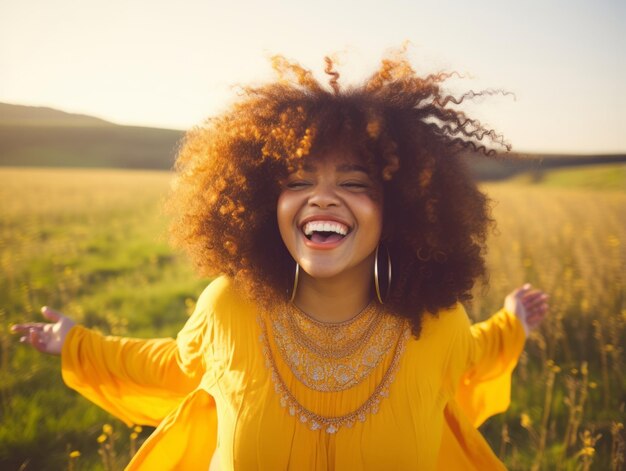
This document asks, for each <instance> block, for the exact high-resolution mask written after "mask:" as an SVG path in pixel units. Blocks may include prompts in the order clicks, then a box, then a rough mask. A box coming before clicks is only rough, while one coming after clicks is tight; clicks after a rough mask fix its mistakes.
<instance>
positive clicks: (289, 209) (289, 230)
mask: <svg viewBox="0 0 626 471" xmlns="http://www.w3.org/2000/svg"><path fill="white" fill-rule="evenodd" d="M296 208H297V204H296V202H295V201H294V198H293V197H290V196H289V195H288V194H286V193H281V194H280V196H279V197H278V202H277V203H276V218H277V221H278V230H279V231H280V236H281V238H282V239H283V243H284V244H285V245H286V246H287V247H289V246H290V243H291V241H292V239H293V238H294V232H293V227H294V220H295V217H296V213H297V210H296Z"/></svg>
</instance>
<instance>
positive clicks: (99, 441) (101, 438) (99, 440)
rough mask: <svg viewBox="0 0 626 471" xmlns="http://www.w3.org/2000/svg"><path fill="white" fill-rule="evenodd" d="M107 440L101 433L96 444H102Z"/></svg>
mask: <svg viewBox="0 0 626 471" xmlns="http://www.w3.org/2000/svg"><path fill="white" fill-rule="evenodd" d="M106 439H107V436H106V435H105V434H104V433H103V434H101V435H100V436H99V437H98V443H104V442H105V441H106Z"/></svg>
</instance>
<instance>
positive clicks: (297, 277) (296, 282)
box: [289, 262, 300, 303]
mask: <svg viewBox="0 0 626 471" xmlns="http://www.w3.org/2000/svg"><path fill="white" fill-rule="evenodd" d="M299 278H300V264H299V263H297V262H296V276H295V277H294V279H293V289H292V290H291V298H290V299H289V302H290V303H292V302H293V300H294V299H296V290H297V289H298V279H299Z"/></svg>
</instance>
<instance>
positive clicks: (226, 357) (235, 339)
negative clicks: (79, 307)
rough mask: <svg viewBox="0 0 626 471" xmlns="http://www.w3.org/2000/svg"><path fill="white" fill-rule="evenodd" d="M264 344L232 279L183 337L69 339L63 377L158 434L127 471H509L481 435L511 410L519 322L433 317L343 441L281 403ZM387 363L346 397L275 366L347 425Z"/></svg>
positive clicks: (211, 293)
mask: <svg viewBox="0 0 626 471" xmlns="http://www.w3.org/2000/svg"><path fill="white" fill-rule="evenodd" d="M266 325H268V329H269V328H271V324H266ZM261 333H262V328H261V324H260V323H259V322H258V308H257V307H256V306H255V305H254V304H253V303H251V302H249V301H247V300H246V299H243V297H241V296H239V295H237V293H236V291H235V290H234V289H233V287H232V285H231V281H230V280H228V279H227V278H224V277H222V278H218V279H217V280H215V281H214V282H212V283H211V284H210V285H209V286H208V288H207V289H206V290H205V291H204V292H203V293H202V295H201V296H200V298H199V299H198V303H197V305H196V309H195V311H194V313H193V314H192V316H191V317H190V318H189V320H188V322H187V324H186V325H185V327H184V328H183V329H182V330H181V332H180V333H179V334H178V336H177V339H176V340H174V339H155V340H140V339H130V338H120V337H105V336H102V335H100V334H98V333H96V332H93V331H91V330H88V329H85V328H83V327H80V326H76V327H74V328H72V330H71V331H70V332H69V334H68V336H67V339H66V341H65V344H64V346H63V352H62V374H63V379H64V381H65V383H66V384H67V385H68V386H69V387H71V388H73V389H76V390H77V391H79V392H80V393H81V394H83V395H84V396H85V397H87V398H88V399H90V400H91V401H93V402H95V403H96V404H98V405H99V406H101V407H103V408H104V409H106V410H107V411H109V412H111V413H112V414H114V415H115V416H117V417H119V418H120V419H121V420H123V421H124V422H126V423H127V424H128V425H131V424H145V425H154V426H157V429H156V430H155V432H154V433H153V434H152V435H151V436H150V438H149V439H148V440H147V441H146V442H145V443H144V445H143V446H142V447H141V449H140V450H139V452H138V453H137V454H136V455H135V457H134V458H133V459H132V461H131V462H130V463H129V465H128V467H127V468H126V469H127V470H167V469H180V470H196V469H197V470H202V471H207V470H208V469H209V467H210V466H211V459H212V457H213V455H214V452H215V455H216V458H215V459H214V460H213V464H212V468H211V469H219V470H238V471H239V470H241V471H248V470H271V471H274V470H297V471H308V470H311V471H313V470H320V471H321V470H410V469H413V470H430V469H441V470H457V469H458V470H461V469H464V470H465V469H467V470H472V469H476V470H491V469H504V466H503V465H502V463H501V462H500V461H499V460H498V459H497V457H496V456H495V454H494V453H493V451H492V450H491V449H490V447H489V445H488V444H487V442H486V441H485V440H484V438H483V437H482V436H481V435H480V433H479V432H478V430H477V429H476V427H477V426H478V425H480V424H481V423H482V422H483V421H484V420H485V419H486V418H487V417H489V416H491V415H493V414H495V413H498V412H502V411H504V410H505V409H506V408H507V407H508V404H509V397H510V378H511V372H512V370H513V368H514V367H515V364H516V362H517V358H518V356H519V354H520V353H521V351H522V349H523V346H524V341H525V333H524V329H523V326H522V325H521V323H520V322H519V320H517V318H516V317H515V316H514V315H513V314H511V313H509V312H507V311H504V310H502V311H500V312H498V313H497V314H495V315H494V316H492V317H491V318H490V319H489V320H487V321H485V322H481V323H478V324H474V325H472V326H470V323H469V320H468V317H467V315H466V313H465V311H464V309H463V307H462V306H461V305H460V304H458V305H457V306H455V307H454V308H453V309H450V310H448V311H442V312H441V313H439V315H438V316H436V317H431V316H429V317H428V318H427V320H425V321H424V326H423V330H422V334H421V336H420V338H419V339H417V340H416V339H415V338H413V337H411V338H409V339H408V340H407V341H406V343H405V345H404V350H403V352H402V354H401V356H400V359H399V363H398V366H397V370H396V372H395V378H394V380H393V382H392V383H391V385H390V387H389V390H388V395H386V396H385V397H382V398H381V400H380V403H379V409H378V412H376V413H371V414H367V416H366V417H365V420H364V421H357V422H356V423H355V424H354V425H353V426H351V427H349V428H348V427H342V428H341V429H340V430H339V431H337V432H336V433H327V432H326V431H325V430H323V429H319V430H311V429H310V428H309V427H308V426H307V424H305V423H301V421H300V420H299V419H298V416H297V415H296V416H292V415H290V413H289V411H288V409H286V408H284V407H282V406H281V404H280V396H279V394H277V392H276V390H275V384H274V382H273V381H272V379H271V377H270V376H271V375H270V370H269V369H268V366H267V365H266V360H265V357H264V355H263V346H262V343H261V341H260V336H261ZM274 347H275V346H273V347H272V348H274ZM391 353H393V349H392V352H391ZM391 353H390V355H391ZM277 358H278V357H277ZM390 361H391V360H390V358H386V359H385V361H381V362H380V364H379V365H377V366H376V368H374V369H373V370H372V372H371V373H370V374H369V375H368V377H366V378H365V379H364V380H363V381H361V382H360V383H358V384H356V385H355V386H353V387H350V388H349V389H345V390H343V391H335V392H319V391H315V390H312V389H309V388H307V387H306V386H305V385H304V384H302V383H300V382H299V381H298V380H297V379H295V377H294V375H293V374H292V373H291V371H290V369H289V367H288V366H287V365H286V364H285V363H284V362H281V361H279V360H278V359H277V361H276V363H275V364H276V368H277V369H278V371H279V373H280V376H281V378H282V379H283V381H284V382H285V384H286V385H287V387H288V388H289V390H290V391H291V392H292V393H293V395H294V396H295V397H296V398H297V399H298V401H299V402H300V403H301V404H303V405H304V406H305V407H306V408H307V409H309V410H311V411H315V412H316V413H318V414H321V415H326V416H339V415H342V414H346V413H348V412H350V411H352V410H355V409H357V408H358V407H359V406H360V405H361V404H363V402H364V401H365V400H367V398H368V397H369V396H370V395H371V393H372V391H374V389H375V388H376V386H377V385H378V384H379V383H380V382H381V379H382V378H383V376H384V373H385V372H386V371H387V369H388V366H389V363H390Z"/></svg>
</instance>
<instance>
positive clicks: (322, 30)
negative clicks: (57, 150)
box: [0, 0, 626, 153]
mask: <svg viewBox="0 0 626 471" xmlns="http://www.w3.org/2000/svg"><path fill="white" fill-rule="evenodd" d="M625 30H626V2H625V1H623V0H595V1H592V0H587V1H581V0H516V1H508V0H493V1H491V0H472V1H463V2H461V1H453V2H452V1H445V0H444V1H435V0H429V1H421V0H386V1H381V0H378V1H370V0H346V1H341V0H334V1H333V0H317V1H310V0H309V1H306V2H305V1H301V0H289V1H278V0H264V1H252V0H250V1H244V0H230V1H226V0H223V1H213V0H204V1H185V0H179V1H177V2H174V1H160V0H107V1H104V0H103V1H91V0H19V1H17V0H0V101H2V102H8V103H16V104H26V105H40V106H51V107H54V108H59V109H62V110H65V111H70V112H77V113H85V114H90V115H94V116H98V117H101V118H104V119H108V120H111V121H113V122H116V123H119V124H133V125H146V126H155V127H167V128H177V129H185V128H188V127H190V126H192V125H194V124H197V123H199V122H201V121H202V120H203V119H204V118H206V117H207V116H210V115H213V114H216V113H219V111H220V110H221V109H223V108H224V106H226V104H227V103H228V102H229V101H230V100H232V99H233V96H234V90H233V89H232V87H231V86H232V85H233V84H236V83H240V84H247V83H251V82H256V83H258V82H260V81H263V80H266V79H268V78H270V77H271V68H270V66H269V62H268V60H267V59H268V57H270V56H271V55H273V54H277V53H281V54H283V55H285V56H287V57H289V58H292V59H296V60H298V61H300V62H301V63H302V64H303V65H305V66H306V67H308V68H311V69H313V70H314V71H315V72H316V73H317V74H320V75H323V57H324V56H325V55H327V54H332V53H338V57H339V59H340V60H341V62H342V65H341V67H340V69H339V70H340V72H342V77H343V78H344V79H345V81H348V80H350V81H352V82H354V81H356V82H359V81H361V80H363V79H364V78H365V77H366V76H368V75H369V74H370V73H371V72H372V71H373V69H374V67H375V66H376V65H377V64H378V62H379V60H380V58H381V57H382V55H383V54H384V52H385V51H386V50H388V49H389V48H393V47H398V46H400V45H401V44H402V43H403V41H405V40H409V41H410V42H411V44H412V47H411V48H410V53H409V56H410V57H411V59H412V61H413V64H414V66H415V68H416V69H417V70H418V71H421V72H425V73H430V72H434V71H438V70H440V69H446V70H458V71H460V72H468V73H470V74H471V75H472V77H473V78H472V79H469V80H465V81H462V82H461V83H460V84H459V83H458V82H455V84H454V85H455V87H460V86H462V87H465V88H467V89H469V88H473V89H479V88H481V87H495V88H506V89H507V90H510V91H512V92H514V93H515V94H516V96H517V100H513V99H511V98H507V97H496V98H490V99H486V100H482V101H481V103H480V104H479V106H472V107H471V110H472V111H473V112H475V113H476V116H477V117H478V118H480V119H481V120H482V121H483V122H486V123H488V124H490V125H491V126H493V127H495V128H496V129H497V130H499V131H501V132H503V133H504V134H505V135H506V137H507V138H508V139H509V140H510V141H511V142H512V143H513V145H514V148H515V149H516V150H520V151H544V152H576V153H592V152H626V118H625V117H624V116H625V113H626V85H625V84H626V33H625ZM458 90H461V88H458Z"/></svg>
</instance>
